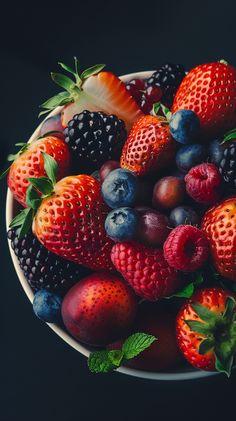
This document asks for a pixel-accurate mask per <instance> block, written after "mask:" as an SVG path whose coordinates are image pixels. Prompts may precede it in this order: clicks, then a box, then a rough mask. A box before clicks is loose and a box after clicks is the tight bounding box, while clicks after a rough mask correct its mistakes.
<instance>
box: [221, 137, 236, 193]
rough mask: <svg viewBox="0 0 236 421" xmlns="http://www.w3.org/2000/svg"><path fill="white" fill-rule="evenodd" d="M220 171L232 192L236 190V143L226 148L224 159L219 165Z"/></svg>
mask: <svg viewBox="0 0 236 421" xmlns="http://www.w3.org/2000/svg"><path fill="white" fill-rule="evenodd" d="M219 171H220V173H221V175H222V177H223V180H224V182H225V183H226V185H227V187H229V189H230V190H235V189H236V142H231V143H229V145H228V146H226V147H225V148H224V151H223V158H222V159H221V161H220V163H219Z"/></svg>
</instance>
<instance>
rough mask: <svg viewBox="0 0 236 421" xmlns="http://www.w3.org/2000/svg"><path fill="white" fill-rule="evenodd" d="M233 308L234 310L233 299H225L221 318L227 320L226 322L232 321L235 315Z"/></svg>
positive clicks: (235, 302)
mask: <svg viewBox="0 0 236 421" xmlns="http://www.w3.org/2000/svg"><path fill="white" fill-rule="evenodd" d="M235 308H236V301H235V299H234V298H233V297H227V299H226V303H225V311H224V314H223V318H224V319H227V321H232V319H233V316H234V314H235Z"/></svg>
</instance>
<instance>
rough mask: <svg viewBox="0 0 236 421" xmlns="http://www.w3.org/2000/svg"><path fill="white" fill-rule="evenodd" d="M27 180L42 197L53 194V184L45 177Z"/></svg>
mask: <svg viewBox="0 0 236 421" xmlns="http://www.w3.org/2000/svg"><path fill="white" fill-rule="evenodd" d="M28 180H29V182H30V183H31V184H32V186H34V187H35V188H36V189H37V190H38V191H40V193H42V194H43V195H44V196H47V195H49V194H51V193H52V192H53V184H52V182H51V181H50V180H49V179H48V178H47V177H38V178H36V177H29V178H28Z"/></svg>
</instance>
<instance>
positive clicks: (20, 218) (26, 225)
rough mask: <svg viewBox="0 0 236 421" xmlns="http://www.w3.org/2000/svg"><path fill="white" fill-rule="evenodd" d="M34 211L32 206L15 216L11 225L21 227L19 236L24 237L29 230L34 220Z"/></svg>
mask: <svg viewBox="0 0 236 421" xmlns="http://www.w3.org/2000/svg"><path fill="white" fill-rule="evenodd" d="M33 215H34V211H33V209H31V208H26V209H23V210H22V211H21V212H20V213H19V214H18V215H16V216H15V218H13V220H12V221H11V223H10V225H9V227H10V228H14V227H21V228H20V232H19V238H22V237H24V235H25V234H26V233H27V232H28V231H29V229H30V227H31V225H32V220H33Z"/></svg>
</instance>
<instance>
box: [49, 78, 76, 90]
mask: <svg viewBox="0 0 236 421" xmlns="http://www.w3.org/2000/svg"><path fill="white" fill-rule="evenodd" d="M51 78H52V80H53V82H55V83H56V84H57V85H59V86H60V87H61V88H64V89H65V90H66V91H68V92H69V93H70V92H71V90H72V89H73V88H74V86H75V82H74V81H73V80H71V79H70V78H69V77H68V76H66V75H63V74H62V73H51Z"/></svg>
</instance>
